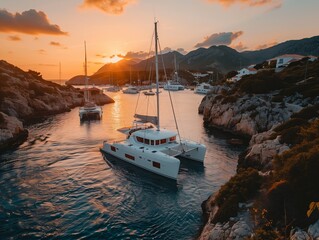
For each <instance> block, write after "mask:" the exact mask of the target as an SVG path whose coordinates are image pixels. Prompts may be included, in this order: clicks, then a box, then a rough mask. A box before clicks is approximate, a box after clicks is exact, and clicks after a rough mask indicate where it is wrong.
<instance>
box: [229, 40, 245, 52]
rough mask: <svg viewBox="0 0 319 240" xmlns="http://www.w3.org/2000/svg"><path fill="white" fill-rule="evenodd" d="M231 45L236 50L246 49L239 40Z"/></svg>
mask: <svg viewBox="0 0 319 240" xmlns="http://www.w3.org/2000/svg"><path fill="white" fill-rule="evenodd" d="M231 47H232V48H234V49H236V50H237V51H238V52H241V51H243V50H245V49H247V47H246V46H244V44H243V43H242V42H239V43H238V44H237V45H233V46H231Z"/></svg>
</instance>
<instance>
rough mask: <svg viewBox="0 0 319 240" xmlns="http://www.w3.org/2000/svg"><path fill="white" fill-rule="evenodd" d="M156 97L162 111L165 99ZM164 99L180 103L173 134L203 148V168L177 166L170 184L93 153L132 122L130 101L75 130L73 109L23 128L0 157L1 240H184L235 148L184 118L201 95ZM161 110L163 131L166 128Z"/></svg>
mask: <svg viewBox="0 0 319 240" xmlns="http://www.w3.org/2000/svg"><path fill="white" fill-rule="evenodd" d="M161 94H162V96H163V97H164V101H163V102H164V104H163V105H164V106H165V104H166V103H168V98H167V96H168V95H167V92H162V93H161ZM172 94H173V95H174V94H175V99H177V100H178V103H185V104H184V105H182V106H181V107H179V108H178V110H177V111H176V113H177V117H178V119H186V120H185V121H181V126H180V130H181V132H182V133H183V132H184V133H186V137H187V138H191V139H195V140H198V139H200V140H201V142H202V143H205V144H206V145H207V155H206V159H205V164H204V165H201V164H196V163H194V162H190V161H184V160H182V161H181V169H180V174H179V178H178V181H177V183H176V182H174V181H173V182H172V181H170V180H167V179H163V178H161V177H158V176H155V175H153V174H150V173H147V172H145V171H143V170H141V169H138V168H136V167H134V166H132V165H129V164H127V163H123V162H121V161H118V160H116V159H114V158H112V157H109V156H104V155H103V154H101V152H100V150H99V149H100V147H101V145H102V141H103V140H105V139H107V140H110V139H118V137H119V136H120V135H119V133H117V132H116V131H115V129H116V128H118V127H123V126H124V125H128V124H129V123H131V121H132V115H133V111H134V108H133V107H132V99H133V100H136V97H137V96H126V95H124V94H121V93H114V96H115V98H116V97H117V98H118V99H120V100H119V101H120V102H117V103H115V104H110V105H106V106H104V107H103V114H104V116H103V118H102V120H101V121H93V122H85V123H81V124H80V122H79V119H78V109H74V110H72V111H71V112H68V113H64V114H60V115H57V116H54V117H50V118H49V119H48V120H47V121H45V122H43V123H40V124H36V125H33V126H31V127H30V137H29V139H28V141H26V142H25V143H24V144H22V145H21V146H20V147H19V148H18V149H17V150H15V151H11V152H6V153H4V154H2V155H0V192H1V194H0V222H1V226H0V235H1V238H2V239H8V238H12V239H146V240H147V239H192V238H193V237H194V236H195V235H196V233H197V230H198V229H199V226H200V224H201V207H200V205H201V203H202V201H204V200H206V199H207V197H208V196H209V195H210V194H211V193H212V192H214V191H216V190H217V189H218V188H219V186H220V185H221V184H223V183H224V182H225V181H226V180H228V179H229V178H230V177H231V176H232V175H233V174H234V172H235V169H236V165H237V154H238V153H239V152H240V151H241V149H231V148H230V147H229V146H228V145H227V143H226V141H225V138H221V137H220V134H219V136H217V137H216V136H215V135H213V134H215V133H211V132H209V131H208V132H206V130H205V129H203V127H202V119H201V117H200V116H198V115H197V114H190V113H196V112H197V106H198V105H199V103H200V101H201V99H202V97H201V96H199V95H195V94H193V93H192V92H188V91H185V92H181V93H172ZM166 98H167V99H166ZM134 104H135V103H134ZM161 111H163V112H164V113H165V114H164V115H163V118H162V121H163V126H164V127H168V126H172V122H173V120H172V119H170V117H169V116H170V115H169V114H166V111H167V109H161ZM189 124H191V129H192V131H189V129H190V125H189ZM221 136H222V135H221Z"/></svg>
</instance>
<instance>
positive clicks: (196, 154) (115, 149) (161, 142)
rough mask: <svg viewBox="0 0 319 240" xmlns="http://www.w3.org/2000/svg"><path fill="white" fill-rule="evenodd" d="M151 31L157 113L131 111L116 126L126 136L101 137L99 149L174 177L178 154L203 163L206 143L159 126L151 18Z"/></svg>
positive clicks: (173, 178)
mask: <svg viewBox="0 0 319 240" xmlns="http://www.w3.org/2000/svg"><path fill="white" fill-rule="evenodd" d="M154 32H155V69H156V103H157V104H156V105H157V108H156V111H157V114H156V116H151V115H142V114H137V113H135V115H134V118H135V120H134V122H133V125H132V126H130V127H124V128H121V129H118V131H120V132H122V133H124V134H125V135H126V138H125V139H124V140H121V141H115V142H109V141H104V142H103V146H102V148H101V151H102V152H103V153H105V154H106V155H107V154H109V155H111V156H114V157H116V159H119V160H123V161H125V162H128V163H130V164H133V165H135V166H137V167H140V168H142V169H145V170H147V171H149V172H152V173H155V174H157V175H160V176H163V177H166V178H169V179H172V180H177V177H178V172H179V168H180V161H181V160H180V158H187V159H191V160H194V161H197V162H200V163H203V162H204V159H205V154H206V146H205V145H203V144H201V143H198V142H194V141H190V140H183V139H182V138H181V137H180V135H179V132H178V131H177V132H175V131H170V130H166V129H163V128H161V127H160V121H159V120H160V118H159V116H160V111H159V109H160V108H159V104H160V101H159V95H160V94H159V71H158V35H157V22H155V31H154ZM173 112H174V111H173ZM175 120H176V119H175ZM175 122H176V121H175Z"/></svg>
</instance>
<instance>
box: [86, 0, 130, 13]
mask: <svg viewBox="0 0 319 240" xmlns="http://www.w3.org/2000/svg"><path fill="white" fill-rule="evenodd" d="M134 2H135V0H84V2H83V4H82V7H95V8H98V9H100V10H101V11H103V12H105V13H108V14H115V15H119V14H122V13H123V11H124V8H125V7H126V6H127V5H128V4H131V3H134Z"/></svg>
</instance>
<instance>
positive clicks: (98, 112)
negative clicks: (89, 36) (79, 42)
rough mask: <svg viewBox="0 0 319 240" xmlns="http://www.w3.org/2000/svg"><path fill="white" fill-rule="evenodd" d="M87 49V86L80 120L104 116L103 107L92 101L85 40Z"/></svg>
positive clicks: (85, 70) (85, 65) (85, 64)
mask: <svg viewBox="0 0 319 240" xmlns="http://www.w3.org/2000/svg"><path fill="white" fill-rule="evenodd" d="M84 49H85V62H84V73H85V88H84V101H85V102H84V106H83V107H80V110H79V116H80V120H81V121H83V120H91V119H97V120H98V119H101V118H102V108H101V107H100V106H97V105H96V104H95V103H94V102H93V101H90V93H89V89H88V77H87V57H86V42H84Z"/></svg>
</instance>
